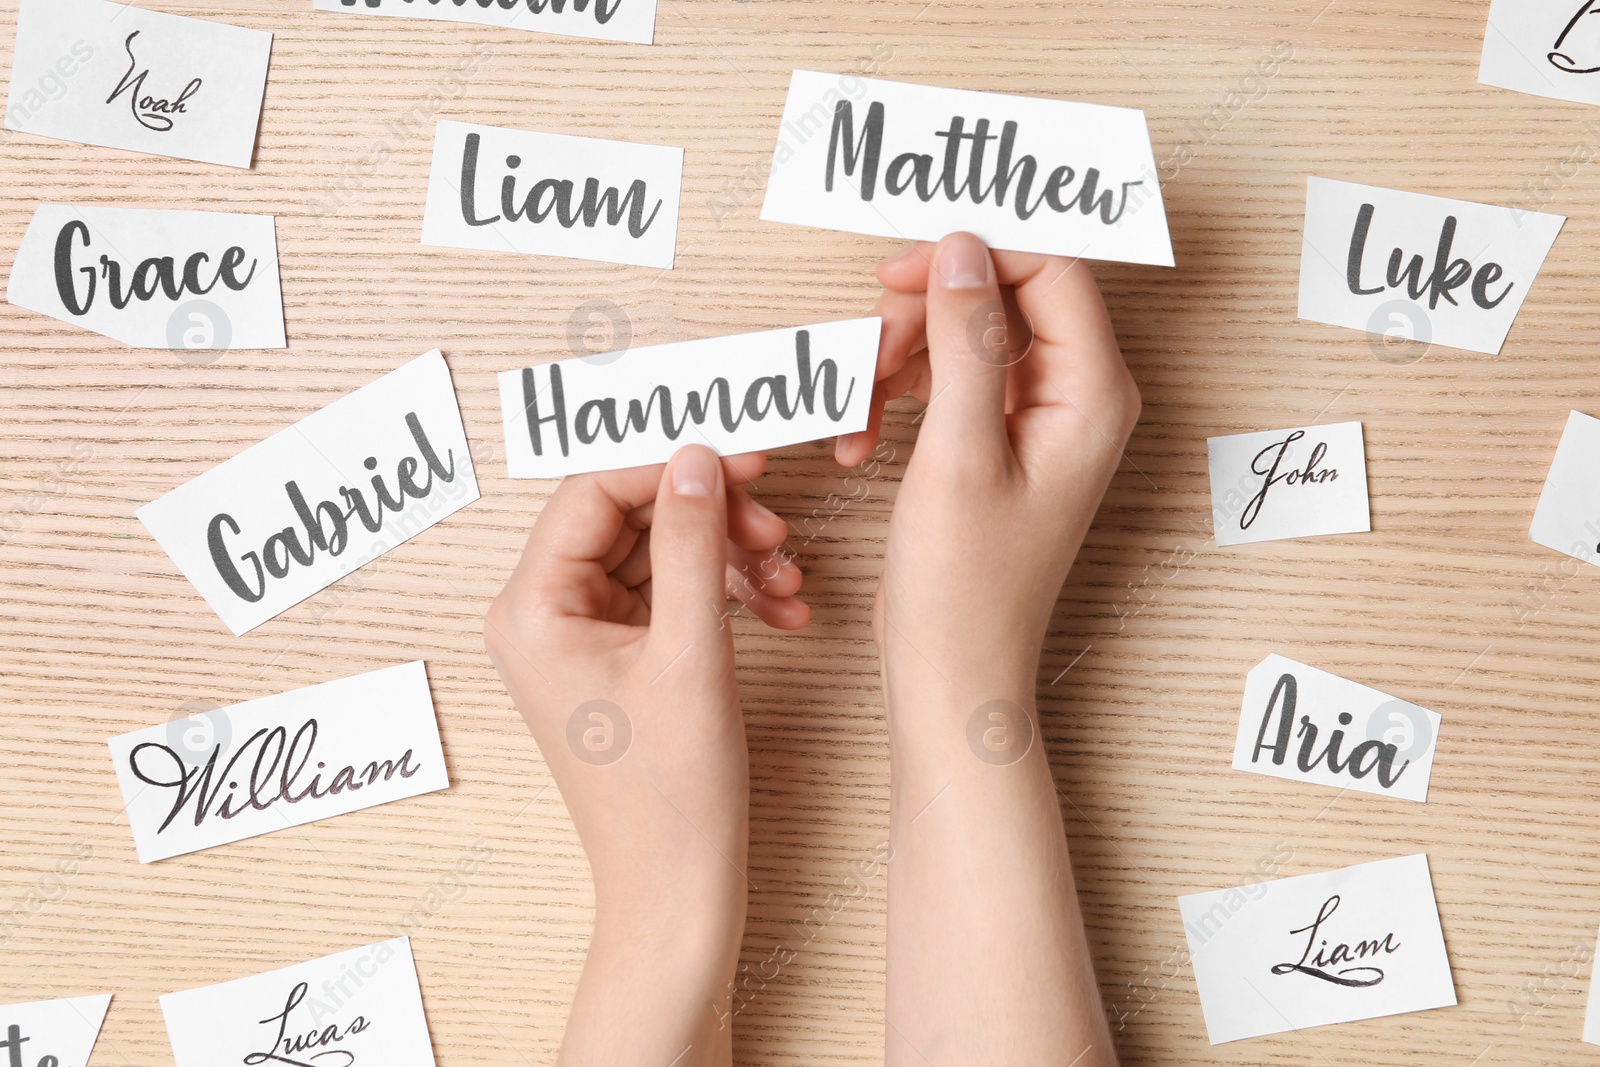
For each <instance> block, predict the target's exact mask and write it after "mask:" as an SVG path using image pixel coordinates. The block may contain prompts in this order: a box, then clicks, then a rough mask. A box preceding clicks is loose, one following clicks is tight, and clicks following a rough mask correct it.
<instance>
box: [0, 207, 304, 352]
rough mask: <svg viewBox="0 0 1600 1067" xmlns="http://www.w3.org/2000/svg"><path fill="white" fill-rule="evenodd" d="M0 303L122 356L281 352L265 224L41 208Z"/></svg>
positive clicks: (199, 214)
mask: <svg viewBox="0 0 1600 1067" xmlns="http://www.w3.org/2000/svg"><path fill="white" fill-rule="evenodd" d="M6 298H7V299H8V300H9V301H10V302H11V303H13V304H15V305H16V306H18V307H22V308H27V309H28V310H29V311H37V312H38V313H39V314H41V315H48V316H50V317H51V318H53V319H59V320H61V321H62V322H65V323H70V324H71V325H73V326H80V327H82V328H83V329H85V330H92V331H94V332H95V333H98V334H101V335H102V336H105V337H110V338H111V339H113V340H116V341H121V342H122V343H123V344H125V345H130V346H132V347H133V348H170V349H175V350H184V349H231V348H283V347H284V346H285V341H284V335H283V293H282V290H280V289H279V287H278V236H277V225H276V222H275V220H274V219H273V217H272V216H271V215H232V214H223V213H220V212H215V211H166V210H157V209H142V208H115V207H87V206H68V205H65V204H43V205H41V206H40V207H39V208H38V209H37V210H35V211H34V213H33V220H32V221H31V222H29V223H28V232H27V233H25V234H24V235H23V237H22V246H21V247H20V248H18V249H17V258H16V261H15V262H14V263H13V264H12V267H11V281H10V284H9V285H8V287H7V289H6Z"/></svg>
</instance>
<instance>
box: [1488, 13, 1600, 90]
mask: <svg viewBox="0 0 1600 1067" xmlns="http://www.w3.org/2000/svg"><path fill="white" fill-rule="evenodd" d="M1478 81H1480V82H1482V83H1483V84H1484V85H1493V86H1497V87H1499V88H1501V89H1513V90H1515V91H1517V92H1519V93H1531V94H1533V95H1534V96H1546V97H1551V98H1553V99H1556V100H1572V101H1576V102H1577V103H1580V104H1600V3H1596V2H1595V0H1493V3H1491V4H1490V5H1489V24H1488V27H1487V28H1486V29H1485V31H1484V35H1483V58H1482V60H1481V61H1480V63H1479V65H1478Z"/></svg>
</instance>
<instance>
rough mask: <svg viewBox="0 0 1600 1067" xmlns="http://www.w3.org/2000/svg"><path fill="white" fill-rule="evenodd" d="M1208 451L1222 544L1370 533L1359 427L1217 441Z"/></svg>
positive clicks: (1214, 510) (1344, 424)
mask: <svg viewBox="0 0 1600 1067" xmlns="http://www.w3.org/2000/svg"><path fill="white" fill-rule="evenodd" d="M1206 453H1207V459H1208V463H1209V466H1210V471H1211V523H1212V528H1213V529H1214V530H1215V532H1216V538H1217V544H1218V545H1244V544H1252V543H1254V542H1257V541H1276V540H1280V539H1282V538H1286V537H1315V536H1321V535H1325V534H1340V533H1364V532H1366V531H1368V530H1370V529H1372V517H1371V514H1370V511H1369V507H1368V503H1367V457H1366V446H1365V442H1364V441H1363V439H1362V434H1361V424H1360V423H1359V422H1340V423H1334V424H1332V425H1329V426H1301V427H1299V428H1297V429H1292V430H1267V431H1263V432H1261V433H1241V434H1232V435H1229V436H1227V437H1212V438H1209V439H1208V440H1207V441H1206Z"/></svg>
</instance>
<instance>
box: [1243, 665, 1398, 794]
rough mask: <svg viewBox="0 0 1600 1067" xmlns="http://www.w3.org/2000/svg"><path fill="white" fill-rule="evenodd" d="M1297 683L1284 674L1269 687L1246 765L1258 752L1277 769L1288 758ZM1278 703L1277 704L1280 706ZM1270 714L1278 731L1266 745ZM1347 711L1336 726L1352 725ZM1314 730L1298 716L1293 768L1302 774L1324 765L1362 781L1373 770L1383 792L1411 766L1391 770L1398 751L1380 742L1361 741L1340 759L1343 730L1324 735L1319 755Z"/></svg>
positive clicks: (1254, 760) (1307, 719)
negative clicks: (1297, 748)
mask: <svg viewBox="0 0 1600 1067" xmlns="http://www.w3.org/2000/svg"><path fill="white" fill-rule="evenodd" d="M1299 691H1300V684H1299V682H1297V681H1296V680H1295V677H1294V675H1292V674H1285V675H1283V676H1282V677H1281V678H1279V679H1278V684H1277V685H1275V686H1273V687H1272V696H1271V697H1269V698H1268V699H1267V710H1266V713H1265V714H1264V715H1262V716H1261V729H1260V730H1258V731H1257V732H1256V747H1255V750H1254V751H1252V752H1251V753H1250V762H1251V763H1259V762H1260V761H1261V753H1262V752H1270V753H1272V763H1273V766H1276V767H1281V766H1283V763H1284V761H1285V760H1286V759H1288V758H1289V747H1290V730H1291V729H1293V727H1294V713H1295V709H1296V705H1297V704H1298V702H1299ZM1280 701H1281V703H1280ZM1274 712H1276V713H1277V715H1278V729H1277V732H1276V735H1275V738H1274V740H1273V742H1272V743H1271V744H1268V743H1267V740H1266V738H1267V732H1268V731H1269V730H1270V729H1271V727H1272V718H1273V714H1274ZM1352 721H1353V720H1352V718H1351V716H1350V713H1349V712H1340V713H1339V725H1340V726H1349V725H1350V723H1351V722H1352ZM1318 732H1319V731H1318V729H1317V727H1316V725H1315V724H1314V723H1312V721H1311V717H1310V716H1309V715H1302V716H1300V729H1299V730H1298V731H1296V732H1295V734H1294V736H1296V737H1299V738H1300V739H1301V740H1300V751H1299V753H1298V754H1297V755H1296V756H1295V765H1296V766H1297V767H1299V768H1300V770H1301V771H1302V772H1305V773H1309V772H1310V771H1311V770H1313V769H1314V768H1315V767H1316V766H1317V765H1318V764H1319V763H1325V764H1326V765H1327V767H1328V770H1330V771H1332V772H1333V773H1334V774H1349V775H1350V777H1352V778H1356V779H1360V778H1365V777H1366V776H1367V775H1369V774H1371V773H1372V772H1373V771H1377V773H1378V784H1379V785H1381V786H1383V788H1385V789H1389V788H1391V787H1392V786H1393V785H1394V784H1395V783H1396V782H1398V781H1399V780H1400V776H1401V775H1402V774H1404V773H1405V772H1406V768H1407V767H1409V766H1411V761H1410V760H1406V761H1405V762H1404V763H1402V764H1401V765H1400V769H1399V770H1395V767H1394V761H1395V759H1396V758H1398V756H1399V754H1400V751H1399V749H1398V748H1397V747H1396V746H1394V745H1391V744H1386V743H1385V742H1383V741H1378V740H1369V741H1363V742H1361V743H1360V744H1359V745H1357V746H1356V747H1355V748H1353V749H1351V750H1350V755H1349V756H1347V757H1344V758H1340V753H1339V750H1340V749H1341V748H1343V747H1344V741H1345V733H1344V731H1343V730H1334V731H1333V732H1332V733H1330V734H1329V735H1328V743H1327V745H1326V746H1324V748H1323V750H1322V751H1321V752H1317V751H1316V747H1317V734H1318Z"/></svg>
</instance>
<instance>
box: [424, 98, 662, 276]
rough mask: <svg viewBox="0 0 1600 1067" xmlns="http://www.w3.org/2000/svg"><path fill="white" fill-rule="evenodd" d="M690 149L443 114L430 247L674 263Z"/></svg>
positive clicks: (427, 231) (431, 195) (429, 209)
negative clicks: (685, 158) (458, 119)
mask: <svg viewBox="0 0 1600 1067" xmlns="http://www.w3.org/2000/svg"><path fill="white" fill-rule="evenodd" d="M682 179H683V149H681V148H665V147H662V146H660V145H648V144H635V143H633V142H630V141H605V140H600V139H598V138H594V137H572V136H568V135H567V134H559V133H534V132H532V131H528V130H508V129H503V128H501V127H498V126H478V125H473V124H471V123H466V122H454V121H451V120H449V119H443V120H441V121H440V122H439V125H438V129H437V131H436V132H435V135H434V142H433V169H432V170H431V171H430V172H429V174H428V200H427V204H426V206H425V207H424V209H423V214H422V243H423V244H425V245H438V246H442V247H445V248H475V249H482V250H484V251H489V252H520V253H522V254H524V255H538V256H566V257H568V258H571V259H592V260H597V261H599V262H602V263H631V264H634V265H636V266H641V267H659V268H661V269H663V270H665V269H667V268H669V267H671V266H672V259H673V255H674V253H675V252H676V250H677V243H678V201H679V186H680V184H681V182H682Z"/></svg>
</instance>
